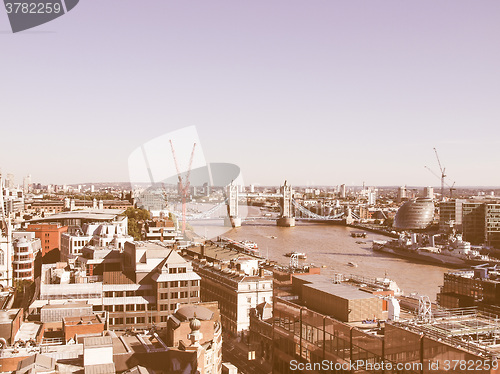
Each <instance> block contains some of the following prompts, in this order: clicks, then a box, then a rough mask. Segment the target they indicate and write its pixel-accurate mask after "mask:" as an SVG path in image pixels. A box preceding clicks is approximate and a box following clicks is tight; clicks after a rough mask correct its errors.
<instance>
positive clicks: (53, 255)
mask: <svg viewBox="0 0 500 374" xmlns="http://www.w3.org/2000/svg"><path fill="white" fill-rule="evenodd" d="M67 230H68V227H67V226H61V225H60V224H59V223H30V224H29V225H28V227H27V228H26V231H29V232H34V233H35V236H36V238H37V239H40V241H41V246H42V258H44V261H53V262H55V261H59V252H60V249H61V234H62V233H64V232H66V231H67Z"/></svg>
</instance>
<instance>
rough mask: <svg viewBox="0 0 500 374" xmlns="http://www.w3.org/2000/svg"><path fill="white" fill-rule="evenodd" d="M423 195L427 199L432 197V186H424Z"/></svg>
mask: <svg viewBox="0 0 500 374" xmlns="http://www.w3.org/2000/svg"><path fill="white" fill-rule="evenodd" d="M424 197H428V198H429V199H434V188H432V187H424Z"/></svg>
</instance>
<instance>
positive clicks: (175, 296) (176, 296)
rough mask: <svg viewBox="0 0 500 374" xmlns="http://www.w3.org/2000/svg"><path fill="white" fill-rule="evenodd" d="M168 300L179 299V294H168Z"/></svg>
mask: <svg viewBox="0 0 500 374" xmlns="http://www.w3.org/2000/svg"><path fill="white" fill-rule="evenodd" d="M170 298H171V299H177V298H179V292H170Z"/></svg>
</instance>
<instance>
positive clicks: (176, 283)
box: [158, 280, 200, 288]
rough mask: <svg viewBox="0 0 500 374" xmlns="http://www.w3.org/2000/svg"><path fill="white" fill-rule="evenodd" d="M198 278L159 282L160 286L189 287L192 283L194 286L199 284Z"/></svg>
mask: <svg viewBox="0 0 500 374" xmlns="http://www.w3.org/2000/svg"><path fill="white" fill-rule="evenodd" d="M199 283H200V282H199V281H198V280H192V281H187V280H186V281H170V282H159V283H158V287H159V288H169V287H170V288H175V287H187V286H188V285H189V284H191V286H192V287H196V286H198V285H199Z"/></svg>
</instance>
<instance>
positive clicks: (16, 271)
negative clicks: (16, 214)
mask: <svg viewBox="0 0 500 374" xmlns="http://www.w3.org/2000/svg"><path fill="white" fill-rule="evenodd" d="M12 239H13V251H14V259H13V261H12V267H13V274H12V277H13V280H14V281H17V280H34V279H35V278H34V276H35V258H36V256H37V254H38V252H39V251H40V250H41V249H42V241H41V240H40V239H37V238H36V236H35V233H34V232H28V231H18V232H14V233H13V234H12Z"/></svg>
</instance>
